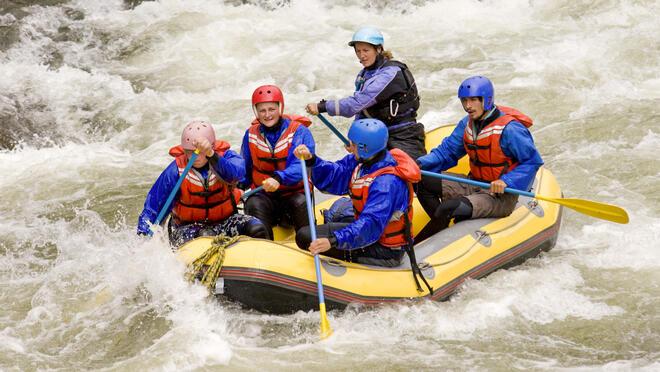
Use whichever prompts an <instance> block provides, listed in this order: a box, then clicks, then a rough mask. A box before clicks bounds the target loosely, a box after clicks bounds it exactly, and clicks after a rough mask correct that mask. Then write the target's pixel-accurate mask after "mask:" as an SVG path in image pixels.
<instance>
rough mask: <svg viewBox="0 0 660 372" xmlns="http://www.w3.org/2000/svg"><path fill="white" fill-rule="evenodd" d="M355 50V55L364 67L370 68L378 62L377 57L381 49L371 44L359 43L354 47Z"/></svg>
mask: <svg viewBox="0 0 660 372" xmlns="http://www.w3.org/2000/svg"><path fill="white" fill-rule="evenodd" d="M353 48H355V55H356V56H357V57H358V60H359V61H360V63H361V64H362V66H364V67H369V66H371V65H373V64H374V63H375V62H376V57H377V56H378V52H379V50H380V47H375V46H373V45H371V44H369V43H362V42H357V43H355V45H354V46H353Z"/></svg>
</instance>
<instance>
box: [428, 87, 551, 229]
mask: <svg viewBox="0 0 660 372" xmlns="http://www.w3.org/2000/svg"><path fill="white" fill-rule="evenodd" d="M494 96H495V90H494V88H493V83H492V82H491V81H490V80H489V79H488V78H486V77H484V76H472V77H469V78H467V79H465V80H464V81H463V82H462V83H461V85H460V86H459V87H458V98H459V99H460V101H461V104H462V106H463V110H464V111H465V112H467V116H465V117H464V118H463V119H462V120H461V121H460V122H459V123H458V125H456V128H455V129H454V131H453V132H452V134H451V135H450V136H449V137H447V138H445V139H444V140H443V141H442V143H441V144H440V145H439V146H438V147H436V148H435V149H433V150H431V152H430V153H429V154H428V155H426V156H422V157H420V158H419V159H417V163H418V165H419V166H420V168H422V169H424V170H428V171H432V172H443V171H446V170H447V169H449V168H451V167H453V166H455V165H456V164H457V163H458V160H459V159H460V158H462V157H463V156H465V155H468V157H469V158H470V173H469V174H468V176H467V177H468V178H470V179H474V180H478V181H482V182H487V183H490V189H482V188H480V187H476V188H475V187H473V186H470V185H466V184H464V183H458V182H454V181H446V180H440V179H438V178H433V177H428V176H424V177H422V182H420V183H419V184H418V189H417V197H418V199H419V201H420V204H421V205H422V207H423V208H424V210H425V211H426V213H427V214H428V215H429V216H430V217H431V222H429V224H428V225H427V226H426V227H424V229H423V230H422V231H421V232H420V233H419V234H418V235H417V237H416V238H415V241H421V240H423V239H425V238H426V237H428V236H431V235H433V234H434V233H436V232H437V231H439V230H441V229H443V228H445V227H447V226H448V224H449V223H450V221H451V220H452V219H453V220H454V222H460V221H462V220H466V219H470V218H499V217H505V216H508V215H509V214H511V212H513V210H514V208H515V206H516V203H517V201H518V195H517V194H512V193H504V188H505V187H510V188H514V189H518V190H523V191H527V190H529V189H530V187H531V186H532V184H533V182H534V178H535V176H536V172H537V171H538V169H539V168H540V167H541V165H543V160H542V159H541V155H539V152H538V150H537V149H536V146H535V145H534V139H533V138H532V135H531V133H530V132H529V130H528V129H527V128H529V127H530V126H531V125H532V119H530V118H529V117H528V116H527V115H525V114H523V113H521V112H520V111H518V110H516V109H512V108H509V107H505V106H496V105H495V103H494ZM452 175H453V176H457V177H465V176H464V175H457V174H452Z"/></svg>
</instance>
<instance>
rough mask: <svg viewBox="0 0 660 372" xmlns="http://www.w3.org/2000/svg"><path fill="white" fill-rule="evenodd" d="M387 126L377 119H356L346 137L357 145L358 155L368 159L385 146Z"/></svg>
mask: <svg viewBox="0 0 660 372" xmlns="http://www.w3.org/2000/svg"><path fill="white" fill-rule="evenodd" d="M387 137H388V133H387V127H386V126H385V123H383V122H382V121H380V120H378V119H358V120H356V121H354V122H353V124H351V128H350V129H349V130H348V139H349V140H351V142H353V143H355V144H356V145H357V149H358V156H360V158H362V159H369V158H370V157H372V156H374V155H375V154H377V153H378V152H379V151H381V150H384V149H385V148H387Z"/></svg>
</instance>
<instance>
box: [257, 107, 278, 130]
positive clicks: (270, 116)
mask: <svg viewBox="0 0 660 372" xmlns="http://www.w3.org/2000/svg"><path fill="white" fill-rule="evenodd" d="M256 111H257V119H259V122H260V123H261V124H263V125H265V126H266V127H268V128H270V127H272V126H273V125H275V124H277V122H278V121H280V104H279V103H277V102H262V103H257V106H256Z"/></svg>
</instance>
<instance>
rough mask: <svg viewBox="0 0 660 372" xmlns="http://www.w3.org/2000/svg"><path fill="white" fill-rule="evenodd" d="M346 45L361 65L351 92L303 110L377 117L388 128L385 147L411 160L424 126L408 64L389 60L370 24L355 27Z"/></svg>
mask: <svg viewBox="0 0 660 372" xmlns="http://www.w3.org/2000/svg"><path fill="white" fill-rule="evenodd" d="M348 45H349V46H351V47H353V49H354V50H355V55H356V56H357V57H358V60H359V61H360V63H361V64H362V66H363V68H362V70H360V72H359V73H358V75H357V78H356V80H355V92H354V93H353V95H352V96H348V97H345V98H342V99H339V100H327V101H326V100H321V101H320V102H318V103H309V104H308V105H307V107H306V110H307V112H308V113H310V114H312V115H317V114H318V113H320V112H327V113H328V115H330V116H336V115H339V116H344V117H347V118H348V117H351V116H355V119H356V120H357V119H361V118H376V119H379V120H380V121H382V122H383V123H385V124H386V125H387V129H388V130H389V138H388V143H387V148H388V149H392V148H398V149H401V150H403V151H404V152H406V153H407V154H408V155H410V156H411V157H412V158H413V159H417V158H418V157H420V156H422V155H425V154H426V147H425V146H424V139H425V132H424V125H423V124H421V123H418V122H417V120H416V118H417V109H418V108H419V95H418V94H417V86H416V84H415V78H414V77H413V75H412V73H411V72H410V70H409V69H408V66H406V65H405V64H404V63H401V62H398V61H395V60H393V59H392V58H393V57H392V53H391V52H389V51H387V50H384V49H383V45H384V40H383V35H382V34H381V32H380V31H379V30H377V29H375V28H373V27H363V28H361V29H359V30H357V31H356V32H355V34H353V39H352V40H351V41H350V42H349V43H348Z"/></svg>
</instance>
